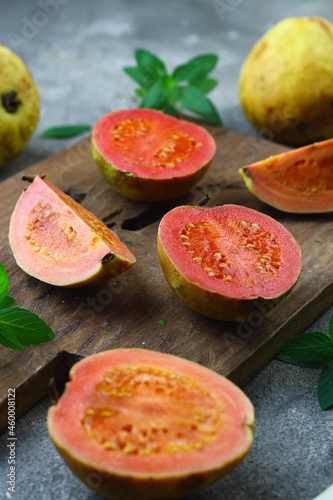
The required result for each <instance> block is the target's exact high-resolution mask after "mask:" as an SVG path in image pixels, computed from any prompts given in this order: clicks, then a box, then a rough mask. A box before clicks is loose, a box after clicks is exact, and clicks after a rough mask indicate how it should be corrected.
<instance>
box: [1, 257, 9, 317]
mask: <svg viewBox="0 0 333 500" xmlns="http://www.w3.org/2000/svg"><path fill="white" fill-rule="evenodd" d="M8 286H9V281H8V275H7V272H6V269H5V268H4V266H3V265H2V264H1V263H0V307H1V304H2V302H3V301H4V300H5V298H6V296H7V293H8Z"/></svg>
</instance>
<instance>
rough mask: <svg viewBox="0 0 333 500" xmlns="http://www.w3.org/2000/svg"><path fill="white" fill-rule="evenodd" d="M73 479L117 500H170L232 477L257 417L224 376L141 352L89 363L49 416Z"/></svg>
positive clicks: (114, 353) (120, 352) (74, 372)
mask: <svg viewBox="0 0 333 500" xmlns="http://www.w3.org/2000/svg"><path fill="white" fill-rule="evenodd" d="M47 425H48V431H49V434H50V437H51V439H52V441H53V443H54V445H55V446H56V448H57V449H58V451H59V452H60V454H61V455H62V456H63V458H64V459H65V461H66V463H67V465H68V466H69V467H70V469H71V470H72V472H74V474H76V475H77V476H78V477H79V478H80V479H81V480H82V481H83V482H84V483H85V484H86V485H87V486H89V487H91V488H93V489H94V490H95V491H97V492H98V493H101V494H103V495H105V496H108V497H110V498H113V499H115V500H133V499H137V500H153V499H154V500H163V499H164V500H171V499H174V498H179V497H181V496H184V495H186V494H188V493H190V492H192V491H195V490H197V489H199V488H201V487H203V486H206V485H207V484H209V483H211V482H213V481H216V480H217V479H219V478H220V477H222V476H224V475H225V474H227V473H228V472H230V471H231V470H232V469H233V468H234V467H236V465H238V463H239V462H240V461H241V460H242V459H243V458H244V456H245V455H246V454H247V452H248V451H249V449H250V447H251V445H252V442H253V425H254V410H253V407H252V404H251V402H250V401H249V399H248V398H247V397H246V396H245V394H244V393H243V392H242V391H241V390H240V389H239V388H238V387H237V386H235V385H234V384H233V383H232V382H230V381H229V380H227V379H226V378H225V377H223V376H221V375H218V374H217V373H215V372H213V371H211V370H209V369H208V368H205V367H203V366H201V365H198V364H196V363H193V362H191V361H187V360H185V359H182V358H179V357H176V356H172V355H170V354H163V353H159V352H154V351H149V350H144V349H115V350H111V351H105V352H102V353H100V354H95V355H92V356H89V357H87V358H85V359H83V360H81V361H79V362H78V363H76V364H75V365H74V366H73V367H72V369H71V371H70V382H69V383H67V385H66V389H65V392H64V394H63V395H62V396H61V398H60V399H59V401H58V402H57V403H56V405H55V406H52V407H51V408H50V409H49V412H48V421H47Z"/></svg>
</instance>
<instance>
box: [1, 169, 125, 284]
mask: <svg viewBox="0 0 333 500" xmlns="http://www.w3.org/2000/svg"><path fill="white" fill-rule="evenodd" d="M9 243H10V246H11V249H12V252H13V255H14V258H15V260H16V262H17V264H18V265H19V266H20V267H21V268H22V269H23V270H24V271H25V272H26V273H28V274H30V275H31V276H34V277H35V278H38V279H39V280H41V281H44V282H45V283H50V284H51V285H57V286H67V287H74V286H77V287H79V286H89V285H97V284H99V283H103V282H105V281H106V280H108V279H110V278H112V277H114V276H116V275H118V274H120V273H121V272H123V271H125V270H126V269H127V268H129V267H130V266H131V265H132V264H134V262H135V257H134V256H133V255H132V253H131V252H130V251H129V250H128V249H127V248H126V246H125V245H124V244H123V243H122V242H121V241H120V240H119V238H118V237H117V236H116V235H115V234H114V233H113V232H112V231H110V229H108V228H107V227H106V226H105V225H104V224H102V223H101V222H100V221H99V220H98V219H96V217H95V216H94V215H93V214H91V213H90V212H88V211H87V210H86V209H85V208H83V207H82V206H81V205H79V204H78V203H77V202H76V201H74V200H73V199H72V198H70V197H69V196H67V195H66V194H65V193H63V192H62V191H60V189H58V188H56V187H55V186H52V184H50V183H49V182H48V181H46V180H45V179H42V178H41V177H38V176H36V177H35V178H34V180H33V182H32V183H31V184H30V186H29V187H28V189H27V190H26V191H24V192H23V193H22V195H21V196H20V198H19V200H18V202H17V204H16V206H15V209H14V211H13V214H12V217H11V221H10V227H9Z"/></svg>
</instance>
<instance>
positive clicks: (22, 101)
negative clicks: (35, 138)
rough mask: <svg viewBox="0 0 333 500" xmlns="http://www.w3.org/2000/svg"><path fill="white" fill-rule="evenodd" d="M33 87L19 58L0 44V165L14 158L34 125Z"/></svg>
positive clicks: (36, 110) (36, 105)
mask: <svg viewBox="0 0 333 500" xmlns="http://www.w3.org/2000/svg"><path fill="white" fill-rule="evenodd" d="M39 110H40V100H39V96H38V91H37V87H36V85H35V82H34V81H33V79H32V76H31V74H30V73H29V70H28V68H27V67H26V65H25V64H24V63H23V61H22V60H21V59H20V58H19V57H18V56H17V55H16V54H14V52H12V51H11V50H10V49H8V48H7V47H5V46H3V45H0V167H2V166H3V165H5V164H6V163H8V162H9V161H10V160H12V159H13V158H15V156H17V155H18V154H19V153H20V152H21V151H22V150H23V149H24V147H25V146H26V144H27V142H28V140H29V139H30V136H31V134H32V133H33V131H34V130H35V128H36V125H37V122H38V118H39Z"/></svg>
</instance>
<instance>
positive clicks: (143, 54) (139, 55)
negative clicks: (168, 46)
mask: <svg viewBox="0 0 333 500" xmlns="http://www.w3.org/2000/svg"><path fill="white" fill-rule="evenodd" d="M135 59H136V61H137V63H138V66H139V68H140V70H141V71H142V72H143V73H144V74H145V75H147V76H148V77H151V78H153V80H154V81H155V82H159V83H160V82H161V80H162V79H163V77H165V76H167V71H166V67H165V64H164V62H163V61H161V59H160V58H159V57H157V56H155V54H153V53H152V52H149V51H148V50H144V49H136V51H135Z"/></svg>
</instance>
